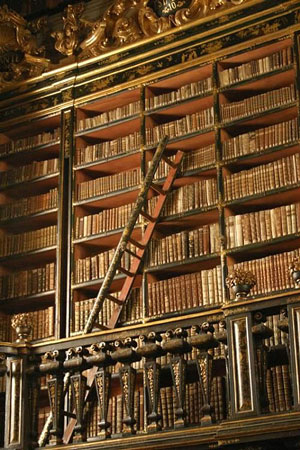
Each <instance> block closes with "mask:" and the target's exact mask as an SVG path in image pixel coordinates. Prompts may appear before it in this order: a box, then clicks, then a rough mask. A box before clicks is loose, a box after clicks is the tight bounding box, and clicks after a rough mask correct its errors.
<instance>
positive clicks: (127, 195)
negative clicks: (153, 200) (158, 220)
mask: <svg viewBox="0 0 300 450" xmlns="http://www.w3.org/2000/svg"><path fill="white" fill-rule="evenodd" d="M139 191H140V187H139V186H134V187H132V188H125V189H122V190H119V191H114V192H110V193H108V194H103V195H99V196H97V197H92V198H89V199H86V200H80V201H76V202H74V203H73V205H74V207H77V206H82V207H84V208H85V209H86V210H88V211H93V209H96V210H97V211H98V210H99V208H111V206H112V200H113V207H117V206H121V205H125V204H127V203H133V202H134V201H135V200H136V197H137V195H138V193H139Z"/></svg>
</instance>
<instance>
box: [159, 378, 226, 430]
mask: <svg viewBox="0 0 300 450" xmlns="http://www.w3.org/2000/svg"><path fill="white" fill-rule="evenodd" d="M224 381H225V380H224V378H223V377H221V376H215V377H214V378H213V379H212V383H211V406H212V416H213V418H214V420H215V421H217V422H218V421H220V420H224V419H225V418H226V401H225V398H226V395H225V392H226V390H225V382H224ZM202 407H203V397H202V391H201V387H200V383H199V381H198V382H194V383H189V384H186V385H185V405H184V408H185V411H186V421H187V423H188V424H189V425H196V424H199V423H200V420H201V418H202V416H203V413H202V411H201V408H202ZM176 409H177V403H176V397H175V391H174V389H173V388H172V387H165V388H161V389H160V404H159V411H160V413H161V416H162V429H163V430H167V429H172V428H174V423H175V420H176V417H175V411H176Z"/></svg>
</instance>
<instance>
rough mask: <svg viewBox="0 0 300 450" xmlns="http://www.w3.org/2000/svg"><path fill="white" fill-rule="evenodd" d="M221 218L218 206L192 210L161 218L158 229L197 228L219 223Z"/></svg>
mask: <svg viewBox="0 0 300 450" xmlns="http://www.w3.org/2000/svg"><path fill="white" fill-rule="evenodd" d="M218 217H219V212H218V206H217V205H212V206H207V207H204V208H200V209H192V210H190V211H185V212H181V213H178V214H173V215H171V216H166V217H161V219H160V221H159V223H158V229H161V228H162V229H164V228H170V226H171V227H172V229H173V227H178V229H182V228H185V227H189V228H193V227H196V226H198V225H199V226H201V225H206V224H210V223H215V222H217V220H218Z"/></svg>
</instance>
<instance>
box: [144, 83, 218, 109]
mask: <svg viewBox="0 0 300 450" xmlns="http://www.w3.org/2000/svg"><path fill="white" fill-rule="evenodd" d="M150 88H151V86H150ZM211 90H212V78H211V77H208V78H205V79H204V80H199V81H194V82H193V83H189V84H185V85H184V86H180V87H179V88H178V89H177V90H176V91H171V92H164V93H163V94H161V95H155V96H153V97H148V98H146V99H145V110H146V111H149V110H150V109H154V108H161V107H162V106H167V105H170V104H172V103H177V102H180V101H182V100H186V99H188V98H191V97H195V96H196V95H202V94H207V93H208V92H210V91H211Z"/></svg>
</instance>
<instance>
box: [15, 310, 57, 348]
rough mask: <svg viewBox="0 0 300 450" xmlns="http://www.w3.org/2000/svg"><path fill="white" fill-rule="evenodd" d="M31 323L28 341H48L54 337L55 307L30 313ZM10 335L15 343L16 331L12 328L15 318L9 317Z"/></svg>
mask: <svg viewBox="0 0 300 450" xmlns="http://www.w3.org/2000/svg"><path fill="white" fill-rule="evenodd" d="M28 315H29V321H30V323H31V331H30V334H29V337H28V339H29V340H30V341H36V340H38V339H46V338H49V337H52V336H54V321H55V317H54V307H53V306H49V307H48V308H45V309H39V310H38V311H30V312H29V313H28ZM7 318H8V322H9V327H10V334H9V336H8V337H9V339H8V340H9V341H10V342H14V341H15V340H16V339H17V335H16V332H15V330H14V329H13V328H12V327H11V320H12V318H13V316H7Z"/></svg>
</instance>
